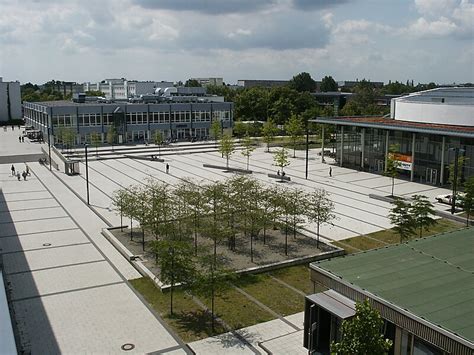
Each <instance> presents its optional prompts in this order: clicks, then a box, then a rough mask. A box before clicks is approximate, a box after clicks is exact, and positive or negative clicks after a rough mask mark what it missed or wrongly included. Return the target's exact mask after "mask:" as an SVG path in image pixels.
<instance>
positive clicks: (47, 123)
mask: <svg viewBox="0 0 474 355" xmlns="http://www.w3.org/2000/svg"><path fill="white" fill-rule="evenodd" d="M205 91H206V89H205V88H202V87H197V88H190V87H180V88H176V87H173V86H171V87H166V88H156V90H155V93H150V94H145V95H141V96H140V97H136V98H131V99H129V100H128V101H123V100H122V101H112V100H105V99H100V98H97V97H87V96H85V95H84V94H78V95H75V96H74V101H49V102H25V103H24V105H23V107H24V117H25V121H26V124H27V125H32V126H34V127H35V128H36V129H39V130H41V131H42V132H43V136H44V137H45V138H46V137H48V133H49V134H50V135H51V136H52V141H54V142H55V143H60V142H61V140H60V137H59V134H58V131H59V130H61V129H64V128H67V129H72V130H73V131H74V132H75V133H76V140H75V143H76V144H84V143H90V142H91V134H92V133H93V132H95V133H99V134H100V135H101V139H102V142H106V141H107V132H109V130H110V129H111V128H112V127H114V129H115V132H116V139H115V140H116V143H119V144H122V143H139V142H144V141H151V140H152V139H153V137H154V136H155V134H156V132H157V131H158V132H160V133H161V134H162V137H163V138H164V139H167V138H173V139H177V140H187V139H191V138H198V139H199V138H201V139H202V138H204V137H208V136H209V133H210V132H209V129H210V126H211V123H212V122H213V121H218V122H219V123H220V124H221V127H222V129H223V130H230V129H231V128H232V121H233V103H232V102H224V100H223V98H222V97H217V96H207V95H205ZM46 139H47V138H46Z"/></svg>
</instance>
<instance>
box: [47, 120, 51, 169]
mask: <svg viewBox="0 0 474 355" xmlns="http://www.w3.org/2000/svg"><path fill="white" fill-rule="evenodd" d="M50 132H51V128H50V127H48V154H49V171H51V133H50Z"/></svg>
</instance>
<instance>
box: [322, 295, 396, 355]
mask: <svg viewBox="0 0 474 355" xmlns="http://www.w3.org/2000/svg"><path fill="white" fill-rule="evenodd" d="M383 324H384V322H383V319H382V317H381V316H380V313H379V312H378V311H377V310H375V309H373V308H372V307H371V306H370V303H369V301H368V300H367V299H366V300H365V301H364V302H362V303H361V302H357V303H356V314H355V316H354V317H353V318H351V319H349V320H344V321H343V322H342V326H341V333H342V339H341V341H340V342H339V343H334V342H333V343H331V354H332V353H334V354H337V355H353V354H367V355H368V354H380V355H382V354H387V353H388V351H389V350H390V348H391V347H392V345H393V342H392V341H391V340H389V339H384V337H383V334H382V329H383Z"/></svg>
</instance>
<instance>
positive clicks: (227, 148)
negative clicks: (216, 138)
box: [219, 134, 235, 168]
mask: <svg viewBox="0 0 474 355" xmlns="http://www.w3.org/2000/svg"><path fill="white" fill-rule="evenodd" d="M234 151H235V145H234V140H233V139H232V137H231V136H230V135H229V134H224V135H223V136H222V139H221V141H220V144H219V152H220V153H221V154H222V156H223V157H225V159H226V168H228V167H229V158H230V156H231V155H232V154H233V153H234Z"/></svg>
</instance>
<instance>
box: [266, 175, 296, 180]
mask: <svg viewBox="0 0 474 355" xmlns="http://www.w3.org/2000/svg"><path fill="white" fill-rule="evenodd" d="M268 177H269V178H272V179H278V180H284V181H291V179H290V177H289V176H286V175H284V176H282V175H278V174H268Z"/></svg>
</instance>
